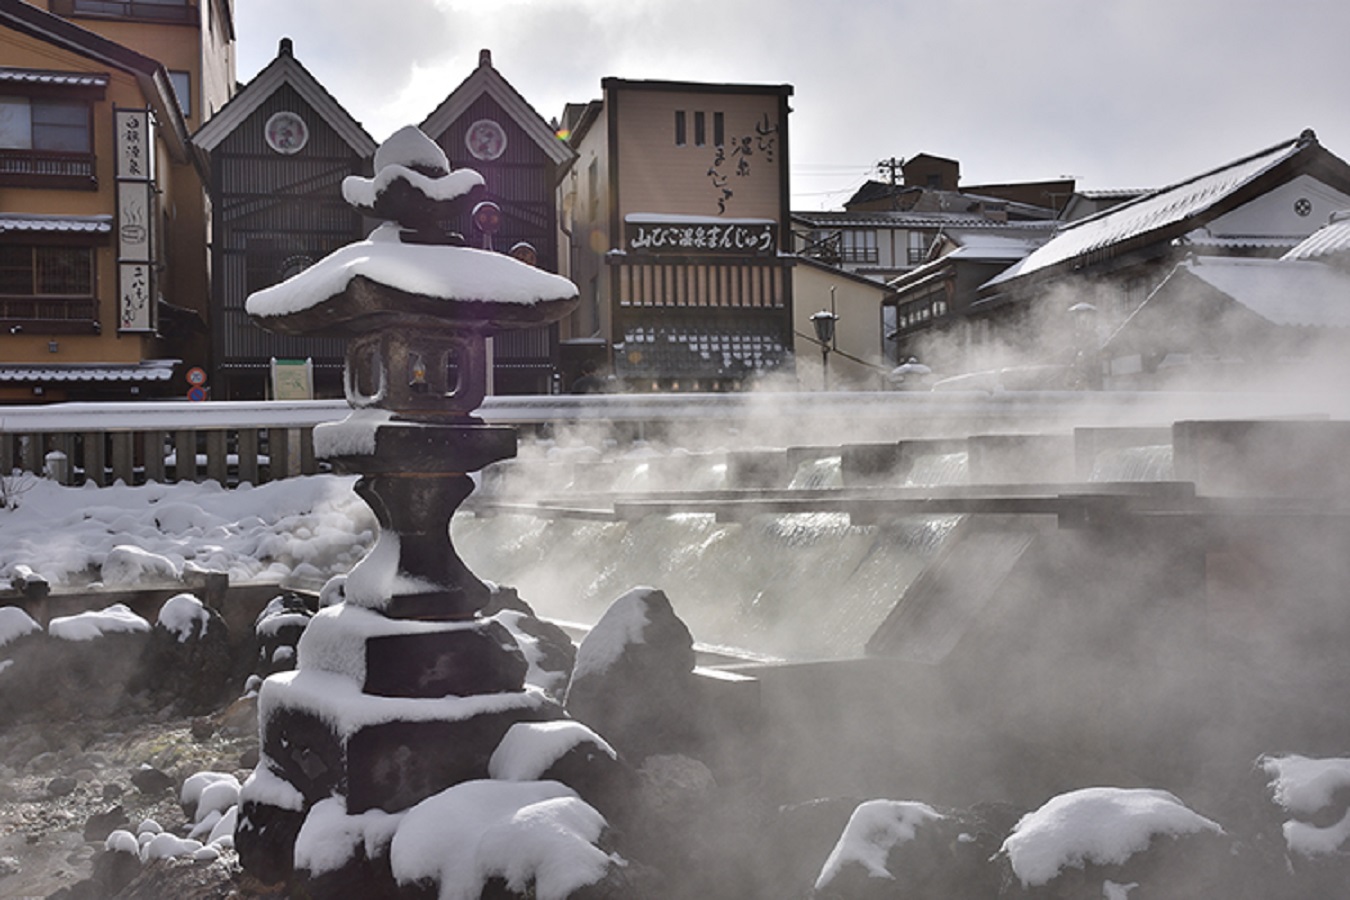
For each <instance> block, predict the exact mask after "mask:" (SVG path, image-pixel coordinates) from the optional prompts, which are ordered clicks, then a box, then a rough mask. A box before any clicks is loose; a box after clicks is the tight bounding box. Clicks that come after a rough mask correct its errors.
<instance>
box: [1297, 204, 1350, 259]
mask: <svg viewBox="0 0 1350 900" xmlns="http://www.w3.org/2000/svg"><path fill="white" fill-rule="evenodd" d="M1347 254H1350V211H1345V212H1338V213H1335V214H1334V215H1332V217H1331V221H1330V222H1328V223H1327V224H1326V225H1323V226H1322V227H1321V228H1319V229H1317V230H1316V231H1314V232H1313V233H1312V234H1310V235H1308V236H1307V237H1306V238H1304V239H1303V242H1302V243H1300V244H1298V245H1297V246H1296V247H1294V249H1292V250H1290V251H1289V252H1288V253H1286V254H1285V255H1284V256H1283V257H1281V258H1282V259H1286V260H1294V259H1323V258H1325V257H1328V256H1345V255H1347Z"/></svg>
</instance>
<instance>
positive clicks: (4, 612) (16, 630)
mask: <svg viewBox="0 0 1350 900" xmlns="http://www.w3.org/2000/svg"><path fill="white" fill-rule="evenodd" d="M41 630H42V626H41V625H39V624H38V623H37V622H35V621H33V617H32V616H30V615H28V613H26V612H24V611H23V610H21V609H19V607H17V606H0V647H4V646H5V645H6V644H9V643H11V642H13V641H16V640H18V639H19V638H21V637H23V636H24V635H26V634H32V633H33V632H36V631H41Z"/></svg>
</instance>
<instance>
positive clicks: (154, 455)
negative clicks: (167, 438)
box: [140, 431, 164, 483]
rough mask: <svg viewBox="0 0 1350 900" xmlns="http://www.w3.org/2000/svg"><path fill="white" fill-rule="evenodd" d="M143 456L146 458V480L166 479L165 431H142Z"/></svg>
mask: <svg viewBox="0 0 1350 900" xmlns="http://www.w3.org/2000/svg"><path fill="white" fill-rule="evenodd" d="M140 436H141V457H142V459H143V460H144V464H143V465H144V468H145V480H146V481H147V482H150V481H155V482H160V483H163V481H164V432H163V431H142V432H140Z"/></svg>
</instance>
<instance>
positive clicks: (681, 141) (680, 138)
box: [675, 109, 685, 147]
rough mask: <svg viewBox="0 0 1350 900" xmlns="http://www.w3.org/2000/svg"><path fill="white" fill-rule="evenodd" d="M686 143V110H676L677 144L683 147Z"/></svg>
mask: <svg viewBox="0 0 1350 900" xmlns="http://www.w3.org/2000/svg"><path fill="white" fill-rule="evenodd" d="M684 145H685V133H684V110H682V109H677V110H675V146H676V147H683V146H684Z"/></svg>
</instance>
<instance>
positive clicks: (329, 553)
mask: <svg viewBox="0 0 1350 900" xmlns="http://www.w3.org/2000/svg"><path fill="white" fill-rule="evenodd" d="M354 482H355V477H354V476H336V475H311V476H303V477H298V478H288V479H285V480H283V481H275V482H269V483H268V484H264V485H259V486H257V487H253V486H251V485H242V486H240V487H238V488H234V489H231V490H226V489H224V488H222V487H221V486H220V485H219V484H218V483H216V482H212V481H208V482H202V483H192V482H180V483H177V484H158V483H151V484H146V485H141V486H127V485H125V484H121V483H119V484H116V485H114V486H112V487H105V488H98V487H95V486H93V485H87V486H85V487H79V488H73V487H66V486H63V485H60V484H56V483H55V482H51V481H46V480H40V481H38V482H36V483H35V484H34V486H33V488H32V490H30V491H29V492H28V493H27V494H26V495H25V502H24V504H23V505H21V506H20V507H19V508H18V509H12V510H5V509H0V588H4V587H12V586H13V585H14V582H15V581H16V580H17V579H19V578H20V576H21V575H22V574H23V573H24V572H27V571H29V570H31V571H33V572H36V573H38V574H40V575H41V576H42V577H44V578H46V579H47V581H49V582H51V584H52V587H53V589H58V588H61V587H76V588H84V587H95V588H97V587H99V586H104V585H112V584H117V585H129V584H133V583H138V582H143V581H145V580H153V581H162V580H166V579H167V580H170V581H174V580H177V579H178V578H179V577H181V576H182V575H183V574H184V573H185V572H192V571H223V572H226V573H227V574H228V575H229V578H230V582H231V583H234V584H240V583H245V582H259V581H262V582H277V583H280V582H285V581H288V580H304V581H307V582H311V583H322V582H323V581H325V580H326V579H327V578H328V577H330V576H332V575H335V574H339V573H345V572H346V571H348V570H349V569H350V568H351V567H352V566H353V565H355V563H356V562H357V560H359V559H360V558H361V556H362V555H363V554H364V553H365V551H366V549H367V547H369V546H370V544H371V543H372V542H373V541H374V538H375V531H376V528H377V525H376V522H375V516H374V513H372V512H371V511H370V508H369V507H368V506H366V504H365V503H364V502H363V501H362V500H361V499H360V498H359V497H357V496H356V494H355V492H354V491H353V490H352V485H353V483H354Z"/></svg>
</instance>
